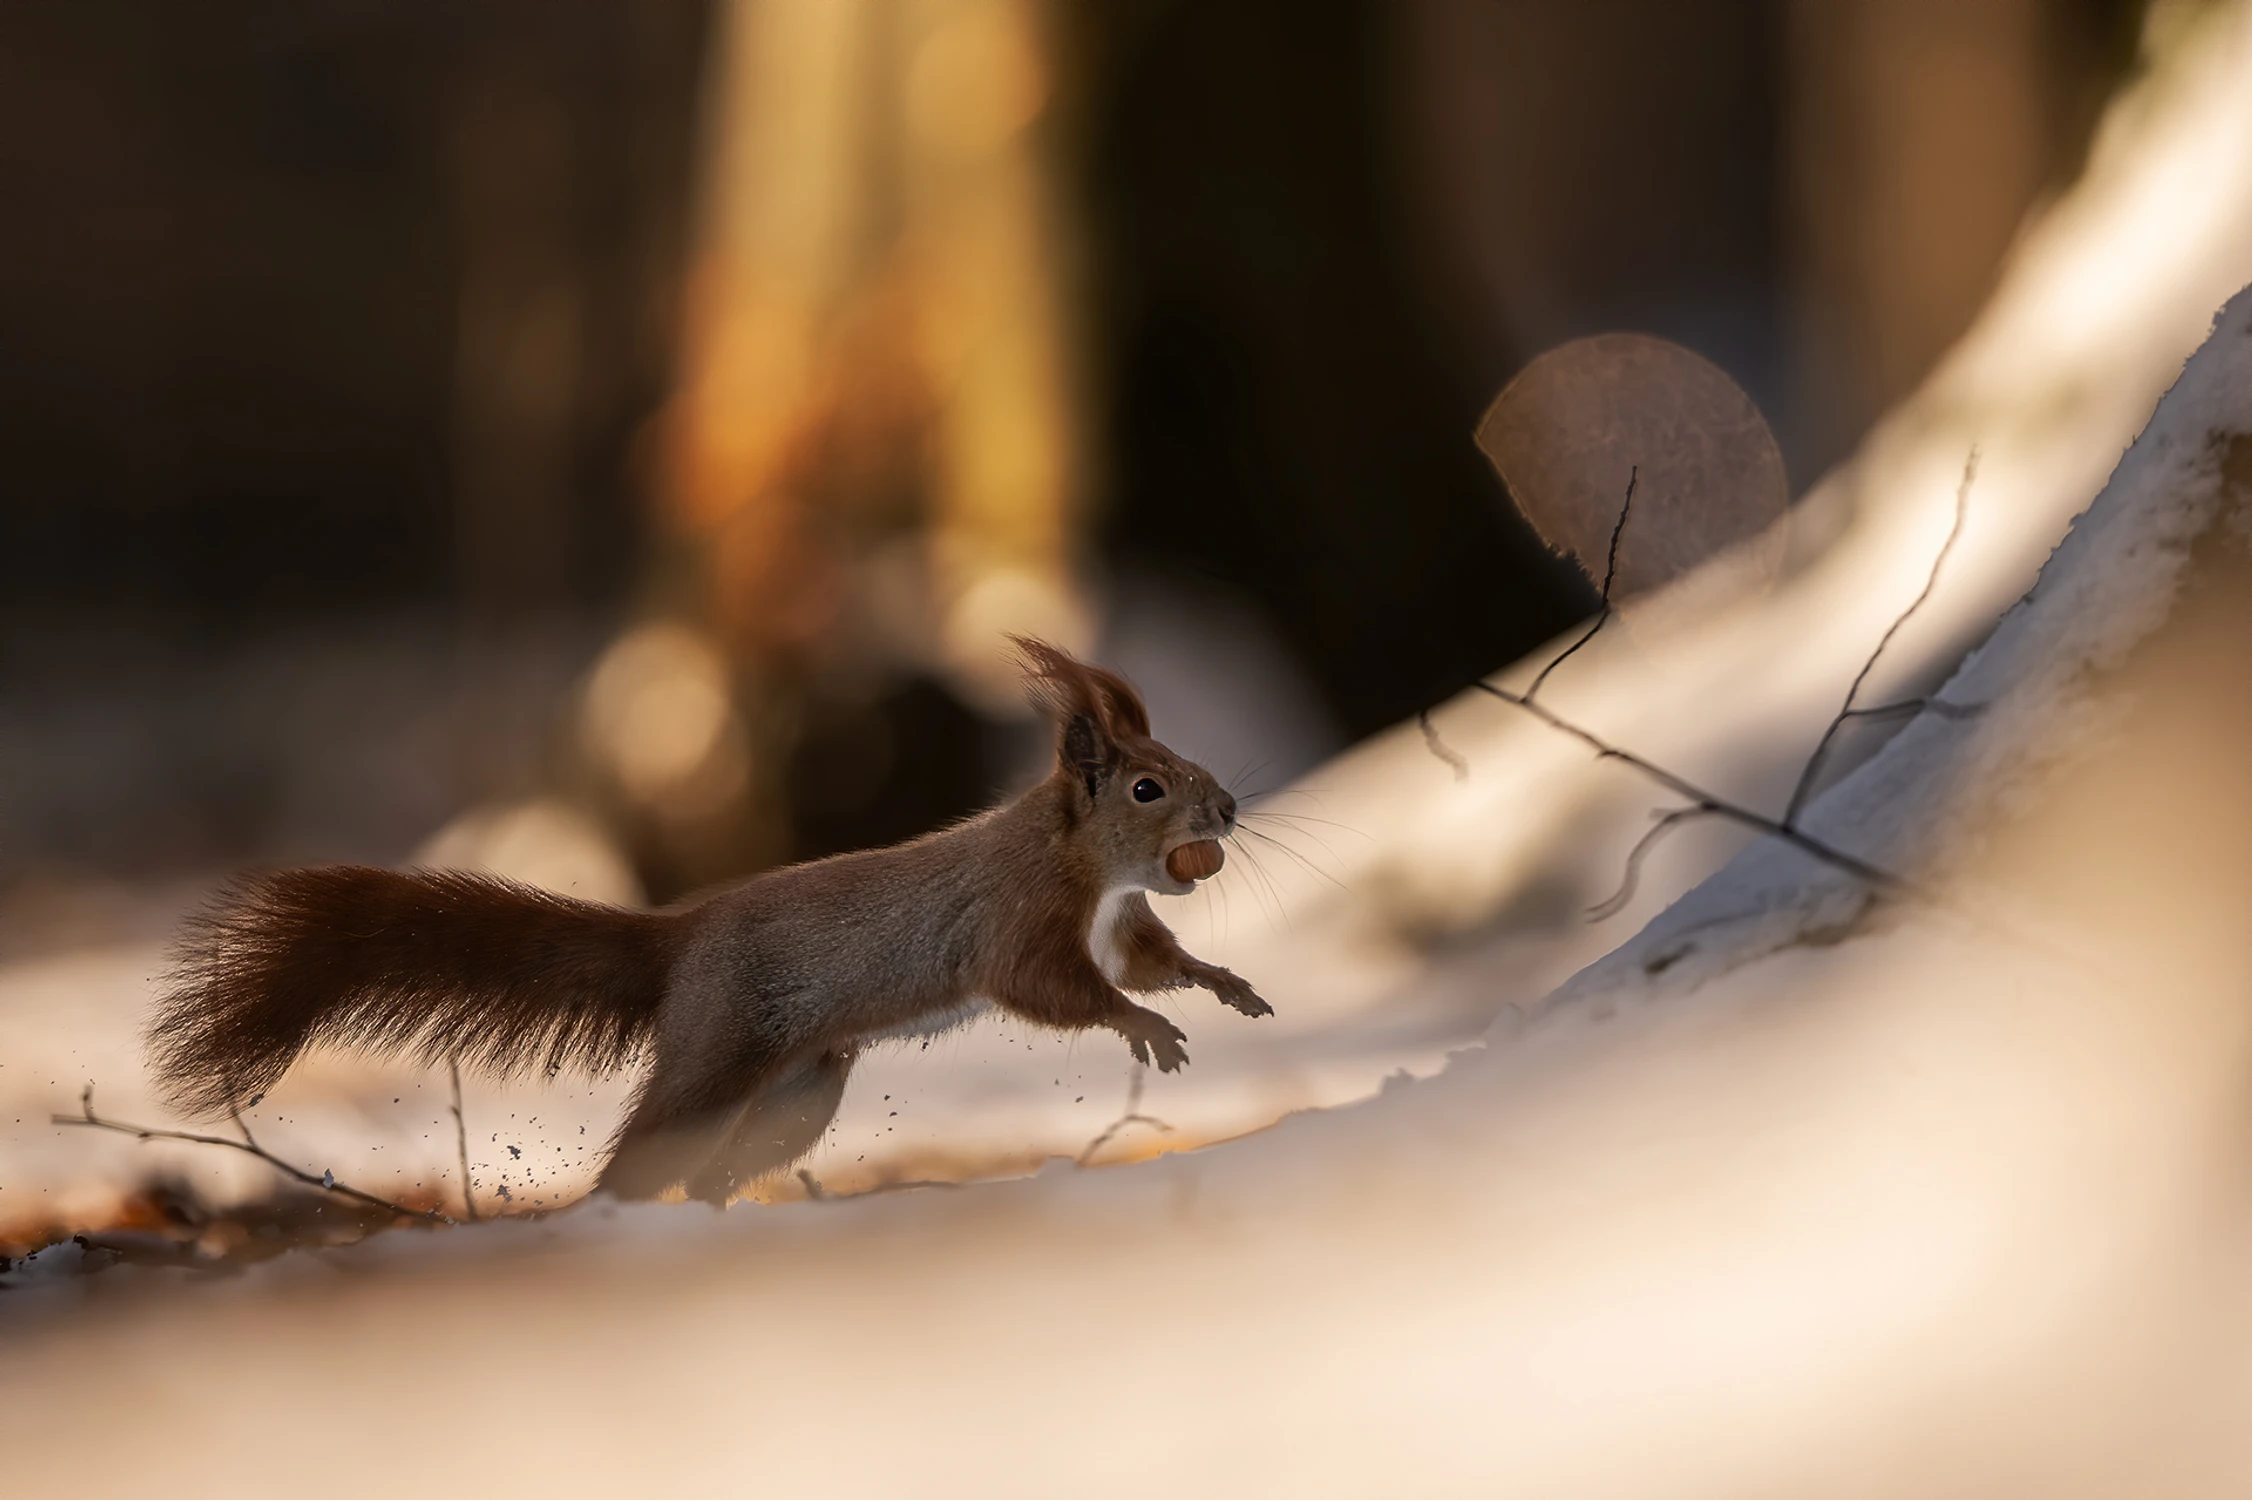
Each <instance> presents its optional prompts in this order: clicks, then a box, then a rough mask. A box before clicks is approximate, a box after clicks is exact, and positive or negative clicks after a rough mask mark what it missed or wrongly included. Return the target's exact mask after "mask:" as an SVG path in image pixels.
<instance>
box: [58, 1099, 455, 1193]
mask: <svg viewBox="0 0 2252 1500" xmlns="http://www.w3.org/2000/svg"><path fill="white" fill-rule="evenodd" d="M78 1110H79V1112H78V1113H77V1114H75V1115H52V1116H49V1119H50V1120H51V1121H52V1123H54V1124H57V1125H84V1126H91V1127H93V1128H94V1129H96V1130H114V1131H116V1132H117V1133H118V1134H120V1135H130V1136H134V1137H137V1138H138V1139H140V1140H144V1141H187V1142H189V1143H190V1144H192V1145H197V1146H224V1147H226V1148H227V1149H228V1150H230V1151H240V1152H242V1153H244V1154H245V1155H248V1156H255V1157H257V1158H258V1159H259V1160H260V1161H262V1162H264V1163H265V1164H266V1165H267V1166H269V1167H272V1168H273V1169H274V1170H275V1171H277V1172H280V1173H281V1174H282V1175H283V1176H285V1177H289V1178H291V1179H293V1180H295V1181H297V1182H301V1183H303V1184H305V1186H307V1187H317V1188H320V1189H322V1190H323V1191H324V1192H330V1193H335V1194H337V1195H338V1196H339V1197H344V1198H351V1199H355V1200H357V1201H358V1202H361V1203H365V1204H367V1205H368V1206H369V1207H370V1208H380V1209H383V1210H384V1211H385V1212H387V1213H393V1214H397V1215H398V1216H399V1217H400V1218H402V1219H428V1220H429V1221H430V1222H431V1223H433V1224H451V1223H453V1222H454V1221H453V1220H452V1219H450V1218H448V1217H447V1216H446V1215H444V1214H442V1213H439V1212H438V1211H437V1210H436V1209H432V1208H409V1207H407V1206H406V1205H405V1204H403V1203H393V1202H392V1201H391V1200H390V1199H388V1198H378V1197H377V1196H375V1194H373V1193H363V1192H361V1191H360V1190H359V1189H358V1188H356V1187H352V1186H350V1185H349V1184H346V1183H342V1182H338V1181H337V1180H336V1174H335V1173H334V1172H323V1173H322V1174H321V1175H320V1176H318V1177H315V1176H314V1175H313V1174H312V1173H310V1172H307V1171H305V1170H303V1169H302V1168H300V1167H296V1166H292V1165H291V1164H290V1163H288V1162H286V1161H283V1160H282V1159H281V1158H280V1157H278V1156H276V1155H274V1153H273V1152H271V1151H268V1150H267V1149H266V1148H265V1147H264V1146H261V1145H259V1144H258V1139H257V1137H256V1136H253V1135H252V1134H251V1133H250V1126H249V1125H247V1124H246V1123H244V1121H243V1118H242V1115H241V1114H240V1113H239V1112H237V1111H229V1112H228V1113H229V1117H230V1118H232V1119H233V1120H234V1122H235V1129H237V1130H239V1131H241V1132H242V1139H241V1140H239V1141H236V1140H229V1139H228V1138H227V1137H226V1136H223V1135H197V1134H195V1133H194V1132H193V1131H187V1130H159V1129H157V1128H155V1127H154V1126H149V1125H128V1124H126V1123H125V1122H124V1121H122V1120H105V1119H103V1118H102V1117H101V1116H99V1115H97V1114H95V1113H94V1086H93V1085H92V1084H90V1083H89V1084H88V1085H86V1091H85V1092H84V1093H83V1094H80V1095H79V1096H78Z"/></svg>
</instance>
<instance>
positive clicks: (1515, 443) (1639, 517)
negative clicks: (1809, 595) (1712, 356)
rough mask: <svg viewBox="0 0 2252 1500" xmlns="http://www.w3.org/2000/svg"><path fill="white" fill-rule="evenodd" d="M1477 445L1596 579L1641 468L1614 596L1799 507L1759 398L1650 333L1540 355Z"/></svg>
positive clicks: (1495, 409)
mask: <svg viewBox="0 0 2252 1500" xmlns="http://www.w3.org/2000/svg"><path fill="white" fill-rule="evenodd" d="M1478 447H1479V448H1480V449H1481V450H1483V451H1484V453H1485V455H1486V458H1487V459H1488V460H1489V461H1490V462H1491V463H1492V464H1493V466H1494V470H1495V472H1497V473H1498V474H1500V476H1501V480H1502V483H1503V484H1505V485H1507V486H1508V487H1509V493H1510V495H1511V497H1512V498H1513V499H1515V501H1516V502H1517V506H1518V508H1519V509H1520V510H1521V511H1522V512H1523V513H1524V515H1525V519H1526V520H1528V521H1530V522H1531V523H1532V525H1533V529H1534V530H1535V531H1537V532H1539V533H1540V536H1541V539H1542V540H1543V541H1545V542H1547V543H1548V545H1549V546H1551V547H1553V548H1554V549H1556V550H1557V551H1558V552H1561V553H1563V554H1564V555H1566V556H1567V557H1570V558H1571V559H1572V560H1573V561H1574V562H1577V563H1578V564H1579V565H1580V567H1581V568H1582V569H1583V570H1584V571H1585V572H1586V573H1587V575H1588V577H1589V578H1590V579H1591V580H1592V581H1593V582H1595V583H1596V584H1598V585H1600V584H1601V583H1602V581H1603V576H1604V572H1605V568H1606V565H1607V562H1608V558H1609V554H1610V547H1611V534H1612V531H1613V529H1614V527H1615V526H1616V525H1617V523H1618V519H1619V513H1620V508H1621V506H1622V505H1623V504H1624V503H1625V501H1626V495H1627V484H1628V480H1629V477H1630V476H1632V478H1633V482H1634V501H1633V506H1632V509H1631V512H1630V513H1629V515H1628V519H1627V522H1626V526H1625V529H1624V530H1623V531H1621V532H1620V534H1619V553H1618V573H1617V577H1616V579H1615V581H1614V582H1613V584H1612V589H1611V598H1612V600H1613V602H1614V603H1615V602H1617V601H1619V600H1622V599H1626V598H1629V597H1632V596H1633V595H1635V594H1639V593H1645V592H1648V591H1649V590H1651V589H1655V588H1657V587H1659V586H1660V585H1663V584H1665V583H1668V582H1670V581H1672V580H1673V579H1675V578H1678V577H1679V576H1681V575H1682V574H1683V573H1686V572H1688V571H1689V570H1690V569H1692V568H1694V567H1696V566H1697V565H1698V564H1699V563H1701V562H1704V561H1705V560H1706V559H1707V558H1710V557H1712V556H1714V555H1715V554H1717V553H1720V552H1723V551H1726V550H1727V549H1729V548H1731V547H1734V546H1736V545H1738V544H1739V543H1744V542H1747V541H1750V540H1751V539H1753V538H1755V537H1759V536H1760V535H1761V534H1762V533H1767V532H1770V531H1771V529H1772V528H1773V527H1774V523H1775V521H1776V520H1777V519H1778V518H1780V517H1781V516H1782V514H1783V512H1784V511H1785V510H1787V509H1788V508H1789V506H1790V500H1791V492H1790V485H1789V482H1788V480H1787V479H1786V478H1785V477H1784V473H1783V455H1782V452H1781V450H1779V449H1778V448H1777V447H1776V446H1775V434H1774V433H1773V432H1772V431H1770V430H1769V428H1768V425H1767V420H1766V418H1764V417H1762V416H1761V415H1760V412H1759V408H1758V407H1757V406H1756V405H1754V404H1753V402H1752V399H1751V397H1749V396H1747V395H1745V394H1744V391H1743V388H1742V387H1741V386H1739V385H1737V384H1736V382H1735V381H1733V380H1731V379H1729V378H1728V376H1727V375H1726V374H1725V373H1724V372H1723V371H1722V370H1721V369H1720V368H1719V367H1718V366H1717V365H1715V364H1713V363H1712V362H1711V361H1710V360H1708V359H1706V358H1704V357H1703V356H1702V355H1699V354H1696V353H1693V352H1692V351H1690V350H1688V349H1684V348H1683V347H1681V346H1680V345H1679V344H1675V343H1670V342H1668V341H1667V340H1665V339H1661V338H1654V337H1651V336H1650V335H1648V334H1641V333H1604V334H1597V335H1595V336H1594V337H1592V338H1584V339H1575V340H1573V341H1572V342H1571V343H1568V344H1562V345H1559V346H1558V347H1556V348H1554V349H1551V350H1549V351H1548V352H1547V353H1545V354H1543V355H1541V356H1540V357H1539V358H1538V359H1536V360H1534V361H1533V362H1532V363H1531V364H1529V365H1527V366H1526V367H1525V368H1524V369H1523V370H1521V371H1519V372H1518V374H1517V378H1516V379H1514V380H1512V381H1510V382H1509V384H1508V385H1507V386H1506V387H1504V388H1503V390H1502V393H1501V394H1500V395H1499V396H1496V397H1495V398H1494V402H1493V405H1491V406H1489V407H1487V408H1486V414H1485V416H1484V417H1483V418H1482V419H1481V420H1480V421H1479V423H1478ZM1779 540H1780V538H1779V533H1778V534H1777V541H1778V543H1779ZM1776 551H1777V557H1776V558H1774V559H1770V560H1769V561H1768V564H1767V566H1766V567H1765V568H1763V569H1762V570H1760V573H1761V576H1763V577H1771V576H1772V574H1773V567H1774V563H1775V562H1776V561H1779V559H1780V553H1779V546H1778V548H1777V549H1776Z"/></svg>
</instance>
